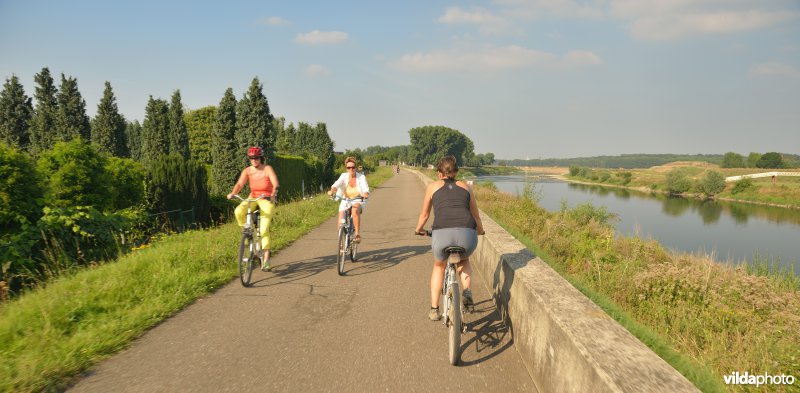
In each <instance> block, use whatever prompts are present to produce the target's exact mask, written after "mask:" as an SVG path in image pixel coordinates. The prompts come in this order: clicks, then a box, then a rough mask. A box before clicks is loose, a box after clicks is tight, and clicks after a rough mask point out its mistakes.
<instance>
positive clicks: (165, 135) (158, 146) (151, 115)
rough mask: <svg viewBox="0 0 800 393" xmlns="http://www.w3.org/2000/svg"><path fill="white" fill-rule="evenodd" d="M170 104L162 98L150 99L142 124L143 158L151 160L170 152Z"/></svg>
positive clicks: (143, 159)
mask: <svg viewBox="0 0 800 393" xmlns="http://www.w3.org/2000/svg"><path fill="white" fill-rule="evenodd" d="M169 149H170V145H169V105H168V104H167V101H165V100H162V99H160V98H159V99H153V96H150V99H149V100H148V102H147V108H146V109H145V115H144V124H143V125H142V150H141V159H142V161H144V162H150V161H153V160H156V159H158V158H159V157H160V156H162V155H166V154H169Z"/></svg>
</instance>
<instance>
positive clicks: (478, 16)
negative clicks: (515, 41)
mask: <svg viewBox="0 0 800 393" xmlns="http://www.w3.org/2000/svg"><path fill="white" fill-rule="evenodd" d="M436 22H438V23H443V24H469V25H476V26H478V28H479V29H480V31H481V32H482V33H486V34H496V33H503V32H505V31H506V30H507V29H508V27H509V25H510V24H509V22H508V21H507V20H506V19H505V18H503V17H501V16H498V15H496V14H493V13H491V12H490V11H487V10H485V9H483V8H473V9H472V10H464V9H462V8H460V7H448V8H447V9H446V10H445V12H444V15H442V16H440V17H439V18H437V19H436Z"/></svg>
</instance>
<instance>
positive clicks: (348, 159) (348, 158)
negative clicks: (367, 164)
mask: <svg viewBox="0 0 800 393" xmlns="http://www.w3.org/2000/svg"><path fill="white" fill-rule="evenodd" d="M348 162H352V163H353V165H355V164H356V158H355V157H353V156H350V157H347V158H345V159H344V166H347V163H348Z"/></svg>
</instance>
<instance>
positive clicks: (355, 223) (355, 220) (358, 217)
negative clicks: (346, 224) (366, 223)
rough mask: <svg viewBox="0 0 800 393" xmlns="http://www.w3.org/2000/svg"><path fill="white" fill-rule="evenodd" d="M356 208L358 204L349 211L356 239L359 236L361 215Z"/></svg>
mask: <svg viewBox="0 0 800 393" xmlns="http://www.w3.org/2000/svg"><path fill="white" fill-rule="evenodd" d="M358 206H359V205H358V204H356V205H354V206H353V209H352V210H351V211H350V214H352V217H353V226H354V227H356V239H358V238H359V237H360V236H361V214H359V213H358Z"/></svg>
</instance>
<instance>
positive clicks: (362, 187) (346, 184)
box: [328, 157, 369, 243]
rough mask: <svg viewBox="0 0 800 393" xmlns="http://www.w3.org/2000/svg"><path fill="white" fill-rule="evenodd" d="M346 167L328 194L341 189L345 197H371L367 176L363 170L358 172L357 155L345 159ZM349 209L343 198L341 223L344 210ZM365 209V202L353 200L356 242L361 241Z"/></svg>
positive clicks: (352, 213)
mask: <svg viewBox="0 0 800 393" xmlns="http://www.w3.org/2000/svg"><path fill="white" fill-rule="evenodd" d="M344 167H345V169H347V171H346V172H345V173H342V175H341V176H339V179H337V180H336V182H334V183H333V185H332V186H331V189H330V191H328V195H333V194H334V193H337V194H338V192H337V190H339V189H341V190H342V194H343V197H344V198H348V199H353V198H358V197H363V198H364V199H367V198H369V184H367V177H366V176H364V174H363V173H361V172H356V159H355V157H347V158H345V159H344ZM346 209H347V201H345V200H342V203H340V204H339V223H340V225H341V222H342V215H343V213H344V211H345V210H346ZM362 210H363V204H362V203H361V202H353V205H352V208H351V211H350V213H351V215H350V217H353V226H354V227H355V229H356V236H355V242H356V243H360V242H361V211H362Z"/></svg>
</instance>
